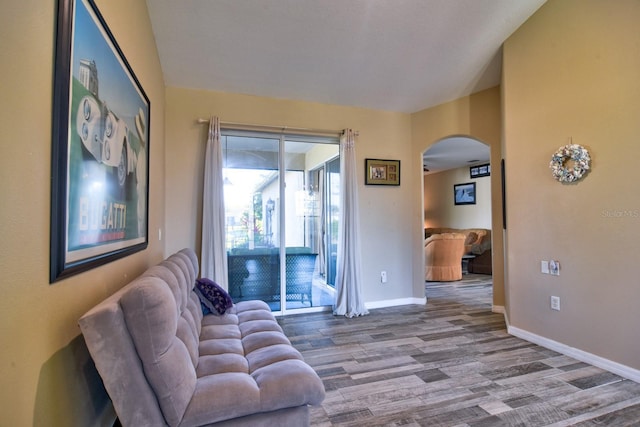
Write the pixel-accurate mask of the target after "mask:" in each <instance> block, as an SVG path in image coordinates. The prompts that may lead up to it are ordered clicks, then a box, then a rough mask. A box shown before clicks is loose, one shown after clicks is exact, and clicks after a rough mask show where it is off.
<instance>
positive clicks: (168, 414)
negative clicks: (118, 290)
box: [120, 277, 197, 426]
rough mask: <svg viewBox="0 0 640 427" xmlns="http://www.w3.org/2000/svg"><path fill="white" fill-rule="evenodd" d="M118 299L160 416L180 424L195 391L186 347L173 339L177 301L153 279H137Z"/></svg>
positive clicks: (156, 279) (176, 325)
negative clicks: (160, 413)
mask: <svg viewBox="0 0 640 427" xmlns="http://www.w3.org/2000/svg"><path fill="white" fill-rule="evenodd" d="M137 282H138V283H137V286H134V287H132V288H131V289H130V290H129V291H128V292H126V293H125V294H124V295H123V296H122V298H121V299H120V305H121V306H122V311H123V313H124V318H125V321H126V323H127V329H128V330H129V333H130V334H131V338H132V340H133V342H134V345H135V347H136V351H137V352H138V355H139V357H140V360H141V361H142V365H143V367H144V372H145V374H146V377H147V380H148V381H149V384H150V385H151V387H152V388H153V390H154V392H155V394H156V397H157V399H158V403H159V404H160V408H161V409H162V413H163V415H164V417H165V419H166V420H167V423H168V424H169V425H170V426H175V425H178V424H179V423H180V420H182V417H183V415H184V412H185V410H186V408H187V406H188V405H189V402H190V401H191V397H192V396H193V393H194V391H195V388H196V382H197V378H196V371H195V369H194V366H193V363H192V361H191V355H190V354H189V351H188V350H187V347H186V346H185V344H184V343H183V342H182V341H181V340H180V339H179V338H178V337H177V336H176V331H177V330H178V316H177V309H176V301H175V299H174V296H173V293H172V292H171V290H169V286H168V285H167V284H166V283H165V282H164V281H162V280H161V279H159V278H156V277H142V278H140V279H137Z"/></svg>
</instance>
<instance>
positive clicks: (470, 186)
mask: <svg viewBox="0 0 640 427" xmlns="http://www.w3.org/2000/svg"><path fill="white" fill-rule="evenodd" d="M453 200H454V203H455V204H456V205H475V204H476V183H475V182H467V183H465V184H455V185H454V186H453Z"/></svg>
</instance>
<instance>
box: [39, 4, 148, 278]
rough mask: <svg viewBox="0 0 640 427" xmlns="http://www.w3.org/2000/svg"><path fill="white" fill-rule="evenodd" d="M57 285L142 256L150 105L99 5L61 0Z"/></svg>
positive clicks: (55, 157) (54, 196) (54, 219)
mask: <svg viewBox="0 0 640 427" xmlns="http://www.w3.org/2000/svg"><path fill="white" fill-rule="evenodd" d="M54 70H55V71H54V83H53V84H54V87H53V115H52V152H51V244H50V256H51V260H50V283H54V282H56V281H58V280H60V279H62V278H65V277H69V276H71V275H74V274H78V273H81V272H83V271H86V270H89V269H92V268H95V267H97V266H100V265H103V264H105V263H108V262H111V261H114V260H116V259H119V258H122V257H125V256H128V255H131V254H133V253H135V252H138V251H141V250H143V249H145V248H146V247H147V246H148V242H149V239H148V235H149V233H148V231H149V228H148V227H149V226H148V224H149V142H150V138H149V119H150V111H151V103H150V102H149V98H148V97H147V95H146V93H145V91H144V89H143V87H142V85H141V84H140V81H139V80H138V78H137V77H136V75H135V73H134V72H133V70H132V68H131V66H130V65H129V62H128V61H127V59H126V58H125V56H124V54H123V52H122V50H121V49H120V47H119V46H118V43H117V42H116V40H115V38H114V36H113V34H112V33H111V31H110V30H109V27H108V26H107V23H106V22H105V20H104V18H103V17H102V15H101V14H100V11H99V10H98V8H97V7H96V5H95V3H94V2H93V0H59V1H58V14H57V28H56V52H55V69H54Z"/></svg>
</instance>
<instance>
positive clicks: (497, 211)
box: [411, 87, 504, 307]
mask: <svg viewBox="0 0 640 427" xmlns="http://www.w3.org/2000/svg"><path fill="white" fill-rule="evenodd" d="M500 102H501V100H500V88H498V87H495V88H491V89H487V90H485V91H482V92H478V93H476V94H473V95H471V96H466V97H463V98H460V99H457V100H455V101H452V102H449V103H446V104H442V105H438V106H436V107H433V108H429V109H426V110H423V111H419V112H417V113H414V114H412V115H411V132H412V133H411V139H412V158H413V161H414V163H415V164H416V166H415V168H416V169H415V174H414V176H415V178H413V179H415V181H416V182H417V183H420V185H422V181H423V180H422V153H424V152H425V151H426V150H427V149H428V148H429V147H430V146H431V145H433V144H435V143H436V142H438V141H439V140H441V139H443V138H446V137H449V136H457V135H461V136H468V137H471V138H474V139H477V140H479V141H481V142H483V143H485V144H487V145H489V146H490V149H491V171H492V173H491V178H490V183H491V194H492V195H493V197H492V201H491V224H492V226H491V227H488V228H491V229H492V230H493V231H492V233H491V238H492V256H493V305H494V306H497V307H501V306H504V276H503V271H504V265H503V259H504V253H503V245H502V199H501V197H497V195H500V194H502V185H501V178H500V160H501V158H502V157H501V156H502V155H501V151H502V150H501V132H502V131H501V108H500ZM467 172H468V169H467ZM467 176H468V175H467ZM483 179H487V178H483ZM467 181H468V180H466V181H465V182H467ZM423 191H424V190H422V191H419V192H418V193H416V194H418V195H422V194H423ZM452 191H453V190H452ZM418 202H419V203H417V205H416V206H415V208H416V213H415V217H414V218H412V220H414V221H415V223H414V224H415V225H414V227H415V229H416V230H422V228H423V222H424V218H423V216H424V215H423V211H424V205H423V203H422V200H419V201H418ZM412 237H413V239H414V240H413V248H414V252H413V256H414V265H416V266H419V265H420V266H421V268H418V269H415V270H414V275H415V276H414V283H418V282H419V280H420V279H422V280H423V281H424V255H423V251H424V249H423V246H424V235H423V234H422V233H418V232H416V233H414V234H413V235H412ZM423 286H424V284H423ZM417 291H418V290H417V289H416V292H417Z"/></svg>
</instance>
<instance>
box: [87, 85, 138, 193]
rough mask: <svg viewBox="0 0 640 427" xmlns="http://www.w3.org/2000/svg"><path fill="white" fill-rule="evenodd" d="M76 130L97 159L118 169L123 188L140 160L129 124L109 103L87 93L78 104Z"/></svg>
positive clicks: (118, 179) (117, 172) (117, 175)
mask: <svg viewBox="0 0 640 427" xmlns="http://www.w3.org/2000/svg"><path fill="white" fill-rule="evenodd" d="M76 131H77V132H78V135H79V136H80V139H81V140H82V144H83V145H84V147H85V148H86V149H87V151H88V152H89V153H90V154H91V155H92V156H93V158H94V159H95V160H96V161H98V162H99V163H102V164H105V165H107V166H111V167H113V168H115V169H116V170H115V172H116V177H117V181H118V185H119V186H120V187H124V185H125V183H126V182H127V177H128V175H129V174H130V173H133V172H135V169H136V163H137V162H136V160H137V156H136V153H135V151H134V150H133V149H132V148H131V144H130V135H129V127H128V126H127V124H126V123H125V122H124V121H123V120H121V119H119V118H118V116H116V115H115V114H114V113H113V111H111V110H109V108H107V105H106V103H104V102H102V101H100V100H99V99H96V98H94V97H93V96H91V95H87V96H84V97H82V99H80V103H79V105H78V114H77V117H76Z"/></svg>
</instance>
